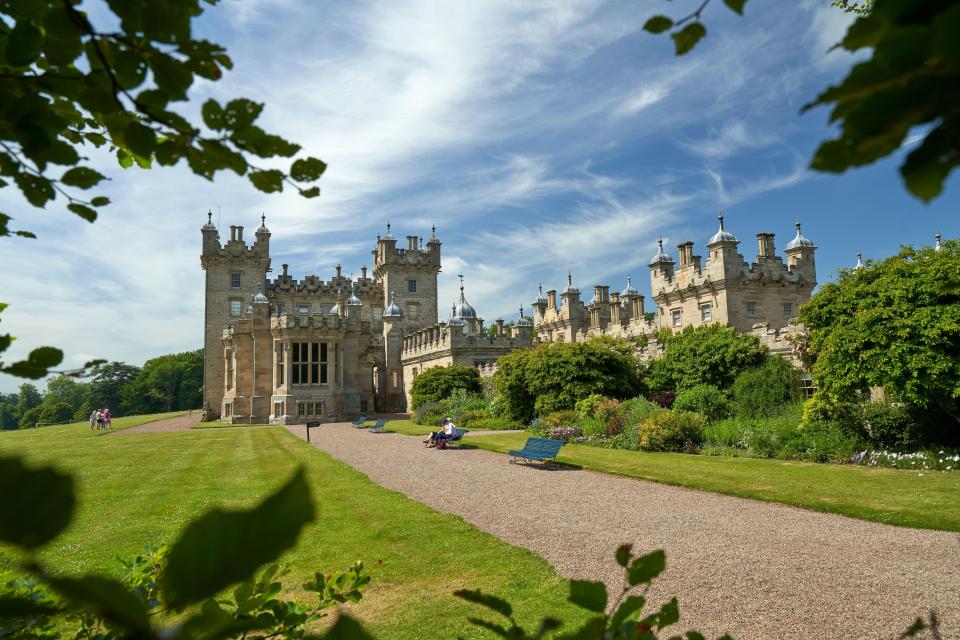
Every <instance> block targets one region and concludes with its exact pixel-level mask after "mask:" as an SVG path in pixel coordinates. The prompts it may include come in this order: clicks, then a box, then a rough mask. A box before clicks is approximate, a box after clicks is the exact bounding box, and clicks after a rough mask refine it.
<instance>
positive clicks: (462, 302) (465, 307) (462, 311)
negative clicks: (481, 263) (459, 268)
mask: <svg viewBox="0 0 960 640" xmlns="http://www.w3.org/2000/svg"><path fill="white" fill-rule="evenodd" d="M458 277H459V278H460V299H459V300H457V302H456V303H455V304H454V305H453V315H454V316H455V317H457V318H460V319H461V320H475V319H476V317H477V311H476V309H474V308H473V306H472V305H471V304H470V303H469V302H467V299H466V298H464V297H463V274H460V275H459V276H458Z"/></svg>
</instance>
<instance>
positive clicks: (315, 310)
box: [200, 214, 533, 424]
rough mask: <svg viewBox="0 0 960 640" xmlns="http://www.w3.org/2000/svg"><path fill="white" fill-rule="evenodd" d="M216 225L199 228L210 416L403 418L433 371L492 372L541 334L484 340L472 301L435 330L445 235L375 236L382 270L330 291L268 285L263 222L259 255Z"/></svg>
mask: <svg viewBox="0 0 960 640" xmlns="http://www.w3.org/2000/svg"><path fill="white" fill-rule="evenodd" d="M211 217H212V216H210V215H209V214H208V221H207V224H206V225H204V226H203V228H202V229H201V234H202V237H203V245H202V252H201V257H200V262H201V266H202V268H203V269H204V271H205V272H206V286H205V312H204V408H205V409H206V411H207V413H208V415H210V416H211V417H215V416H217V415H219V416H220V417H221V418H222V419H223V420H224V421H227V422H233V423H267V422H270V423H278V424H294V423H303V422H308V421H318V422H323V421H334V420H340V419H343V418H345V417H347V416H354V415H358V414H369V413H373V412H399V411H405V410H406V409H407V407H408V406H409V394H410V386H411V385H412V383H413V380H414V379H415V378H416V376H417V375H418V374H419V373H420V372H421V371H423V370H424V369H425V368H429V367H433V366H442V365H447V364H454V363H456V364H467V365H470V366H477V367H479V368H482V369H486V368H488V367H489V365H490V364H491V363H492V362H495V361H496V358H497V357H499V356H500V355H502V354H503V353H506V352H508V351H510V350H512V349H515V348H517V347H520V346H529V345H530V344H531V340H532V331H533V327H532V323H528V324H526V325H524V324H523V323H518V324H519V325H520V326H518V327H511V328H506V327H504V326H503V322H502V321H498V323H497V330H496V334H495V335H488V334H487V333H486V332H485V331H484V327H483V319H482V318H480V317H479V316H478V315H477V313H476V311H475V310H474V309H473V307H472V306H470V305H469V303H467V301H466V299H465V297H464V290H463V284H462V278H461V288H460V298H459V300H458V301H457V302H456V303H455V304H454V307H453V312H452V314H451V317H450V318H449V319H448V320H447V321H445V322H438V303H437V274H438V273H439V271H440V266H441V261H440V257H441V251H440V248H441V242H440V240H439V239H438V238H437V237H436V229H434V233H433V235H432V237H431V238H430V240H429V241H428V242H427V243H426V244H423V243H422V240H421V238H419V237H418V236H407V237H406V240H407V246H406V248H398V247H397V241H396V239H395V238H394V237H393V235H392V234H391V233H390V225H389V224H388V225H387V234H386V235H385V236H384V237H379V236H378V237H377V243H376V247H375V248H374V249H373V251H372V252H371V253H372V258H373V265H374V268H373V271H372V273H370V274H368V272H367V268H366V267H363V268H362V269H361V271H360V273H361V275H360V277H359V278H357V279H353V278H350V277H345V276H344V275H343V273H342V269H341V267H340V266H339V265H338V266H337V268H336V274H335V275H334V276H333V277H332V278H331V279H329V280H322V279H320V278H319V277H318V276H315V275H309V276H306V277H304V278H303V279H301V280H296V279H294V278H293V276H291V275H290V274H289V273H288V265H283V266H282V272H281V274H280V275H277V276H276V277H274V278H269V277H268V274H269V273H270V271H271V262H270V236H271V234H270V231H269V229H267V227H266V220H265V218H262V219H261V226H260V227H259V228H258V229H257V230H256V232H255V234H254V241H253V243H252V244H249V245H248V244H247V242H246V241H245V240H244V238H243V231H244V228H243V227H242V226H231V227H230V238H229V240H227V241H226V242H221V239H220V234H219V232H218V230H217V228H216V226H215V225H213V223H212V221H211Z"/></svg>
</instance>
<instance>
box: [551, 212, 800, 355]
mask: <svg viewBox="0 0 960 640" xmlns="http://www.w3.org/2000/svg"><path fill="white" fill-rule="evenodd" d="M739 244H740V241H739V240H738V239H737V238H736V236H734V235H733V234H732V233H730V232H729V231H727V230H726V229H725V228H724V224H723V216H722V215H721V216H720V228H719V230H718V231H717V232H716V233H715V234H714V235H713V236H712V237H711V238H710V239H709V240H708V241H707V245H706V249H707V259H706V260H704V259H703V256H700V255H694V254H693V247H694V244H693V242H690V241H688V242H683V243H681V244H679V245H678V246H677V249H678V253H679V261H676V260H674V258H673V257H672V256H670V255H668V254H667V253H666V252H665V251H664V249H663V241H662V240H661V241H660V245H659V246H660V248H659V251H658V252H657V254H656V255H655V256H653V258H652V259H651V261H650V264H649V266H650V289H651V291H652V293H653V301H654V302H655V303H656V307H657V311H656V312H653V313H647V312H646V309H645V306H644V302H645V300H644V296H642V295H640V294H639V293H638V292H637V290H636V289H635V288H634V287H633V284H632V282H631V278H630V277H629V276H628V277H627V286H626V288H624V289H623V291H621V292H619V293H618V292H613V293H611V292H610V287H609V286H606V285H597V286H595V287H594V290H593V299H592V300H591V301H590V302H588V303H583V302H582V301H581V300H580V290H579V289H577V288H576V287H575V286H574V285H573V279H572V277H571V276H570V275H569V274H568V276H567V287H566V289H564V290H563V291H562V292H561V293H560V304H559V306H558V305H557V291H556V290H550V291H548V292H547V294H546V296H544V295H543V292H542V289H541V294H540V296H539V297H538V298H537V300H536V301H535V302H534V303H533V307H534V323H535V325H536V334H537V340H538V341H539V342H553V341H556V340H567V341H577V340H583V339H585V338H587V337H589V336H592V335H612V336H617V337H623V338H632V339H634V340H636V341H637V342H638V345H639V350H640V354H641V356H642V357H644V358H647V359H650V358H656V357H658V356H659V355H660V354H661V353H662V349H661V346H660V343H659V340H658V335H659V333H660V331H661V330H662V329H669V330H671V331H680V330H683V329H684V328H686V327H690V326H692V327H698V326H703V325H707V324H725V325H729V326H732V327H734V328H735V329H736V330H737V331H741V332H753V333H755V334H756V335H757V336H758V337H759V338H760V340H761V342H762V343H763V344H765V345H767V346H768V347H769V348H770V350H771V351H772V352H774V353H777V354H779V355H783V356H785V357H787V358H789V359H790V360H791V361H793V362H794V363H795V364H797V365H799V359H798V358H797V357H796V356H795V354H794V353H793V349H792V346H791V341H790V337H791V334H792V333H793V332H794V331H795V330H796V328H797V327H796V325H795V324H794V323H793V320H794V318H795V317H796V313H797V310H798V309H799V308H800V306H801V305H802V304H803V303H804V302H806V301H807V300H809V299H810V296H811V294H812V292H813V289H814V287H816V284H817V270H816V260H815V253H816V247H815V246H814V244H813V243H812V242H811V241H810V240H809V239H807V238H806V237H804V236H803V234H801V232H800V223H799V222H797V224H796V235H795V237H794V238H793V239H792V240H791V241H790V242H789V243H788V244H787V246H786V248H785V249H784V254H785V257H786V259H785V260H784V258H783V257H780V256H778V255H776V250H775V244H774V234H772V233H758V234H757V256H756V258H755V259H754V260H753V261H752V262H749V263H748V262H747V261H746V260H744V257H743V255H742V254H741V253H740V251H739Z"/></svg>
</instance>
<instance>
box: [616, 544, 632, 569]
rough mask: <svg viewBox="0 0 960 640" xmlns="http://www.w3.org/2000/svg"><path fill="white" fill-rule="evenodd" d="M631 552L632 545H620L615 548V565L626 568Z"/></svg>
mask: <svg viewBox="0 0 960 640" xmlns="http://www.w3.org/2000/svg"><path fill="white" fill-rule="evenodd" d="M632 550H633V545H630V544H622V545H620V546H619V547H617V554H616V558H617V564H618V565H620V566H621V567H626V566H627V564H629V563H630V557H631V555H632V554H631V551H632Z"/></svg>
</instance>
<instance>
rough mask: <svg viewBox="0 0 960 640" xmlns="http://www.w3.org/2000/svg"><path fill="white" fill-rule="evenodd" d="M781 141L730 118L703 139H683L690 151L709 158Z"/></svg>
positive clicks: (713, 158) (733, 153)
mask: <svg viewBox="0 0 960 640" xmlns="http://www.w3.org/2000/svg"><path fill="white" fill-rule="evenodd" d="M780 141H781V138H780V137H779V136H776V135H773V134H771V133H766V132H764V131H761V130H758V129H757V128H756V127H753V126H750V125H748V124H747V123H746V122H744V121H743V120H730V121H728V122H725V123H724V124H723V125H722V126H720V127H719V128H718V129H713V130H711V131H710V133H709V134H708V136H707V137H706V139H703V140H696V141H693V140H681V141H680V144H681V146H683V147H684V148H685V149H687V150H688V151H690V153H692V154H694V155H697V156H700V157H702V158H706V159H708V160H723V159H725V158H728V157H730V156H735V155H738V154H740V153H741V152H743V151H749V150H751V149H762V148H763V147H768V146H771V145H774V144H777V143H778V142H780Z"/></svg>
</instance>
